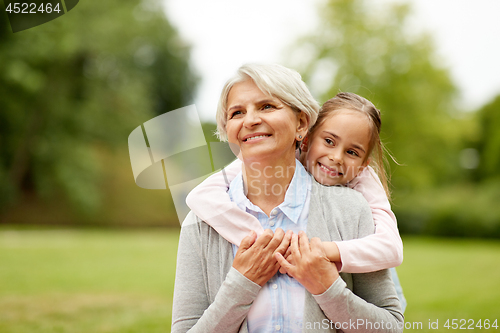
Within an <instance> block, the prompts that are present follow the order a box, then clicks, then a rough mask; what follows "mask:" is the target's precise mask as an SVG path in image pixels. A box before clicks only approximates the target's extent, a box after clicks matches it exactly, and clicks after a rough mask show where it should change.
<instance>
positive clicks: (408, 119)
mask: <svg viewBox="0 0 500 333" xmlns="http://www.w3.org/2000/svg"><path fill="white" fill-rule="evenodd" d="M319 12H320V15H321V22H320V23H319V25H318V27H319V28H318V31H316V32H315V33H314V34H312V35H311V36H307V37H305V38H304V39H303V40H302V41H301V42H300V43H299V46H298V49H297V50H296V52H293V53H291V54H292V55H291V59H290V62H291V63H292V65H293V66H294V67H296V68H299V69H300V70H301V72H302V73H303V76H304V78H305V80H306V82H308V84H309V85H310V86H311V87H312V89H313V92H314V93H315V94H316V95H318V96H319V97H320V100H321V101H322V102H324V101H326V100H327V99H329V98H332V97H333V96H335V95H336V94H337V93H338V92H339V91H350V92H355V93H358V94H360V95H361V96H364V97H366V98H368V99H369V100H371V101H372V102H373V103H374V104H375V105H376V106H377V107H378V108H379V109H380V110H381V111H382V122H383V126H382V134H381V136H382V140H383V141H384V142H385V143H386V145H387V146H388V148H389V149H390V151H391V152H392V153H393V155H394V156H395V157H396V159H397V160H398V161H399V162H400V163H402V164H403V165H404V167H396V168H395V171H394V173H393V177H392V180H393V185H394V187H395V189H396V191H398V190H401V191H403V190H410V189H417V188H429V187H431V186H434V185H437V184H442V183H446V182H450V181H452V180H453V181H455V180H456V179H457V177H459V174H460V169H459V167H458V155H459V152H458V146H459V144H460V131H459V130H458V129H459V128H460V127H461V126H462V125H461V123H460V121H459V120H457V119H455V118H453V117H452V115H453V114H455V113H456V112H457V111H456V110H455V108H454V100H455V97H456V95H457V89H456V87H455V86H454V84H453V82H452V81H451V78H450V74H449V72H448V70H447V69H446V68H444V67H443V66H441V65H440V64H439V61H438V59H437V56H436V53H435V51H434V47H433V43H432V39H431V38H430V36H429V35H426V34H418V35H416V34H412V33H410V32H409V29H408V18H409V14H410V7H409V6H408V5H407V4H401V3H398V4H393V5H388V6H377V5H375V4H373V3H372V2H370V1H365V0H354V1H353V0H330V1H326V2H325V3H324V5H323V6H322V7H321V8H320V11H319ZM303 55H305V56H303ZM299 57H300V58H299ZM297 58H299V59H297Z"/></svg>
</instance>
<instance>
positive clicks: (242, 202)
mask: <svg viewBox="0 0 500 333" xmlns="http://www.w3.org/2000/svg"><path fill="white" fill-rule="evenodd" d="M310 177H311V176H310V175H309V174H308V173H307V171H306V170H305V169H304V167H303V166H302V164H300V163H299V161H297V160H295V173H294V175H293V178H292V181H291V182H290V186H289V187H288V189H287V191H286V194H285V200H284V201H283V203H281V204H280V205H279V206H278V207H275V208H274V209H273V210H272V211H271V214H270V216H269V217H268V216H267V215H266V214H265V213H264V212H263V211H262V210H261V209H260V208H259V207H257V206H255V205H254V204H252V203H251V202H250V200H248V198H247V197H246V196H245V194H244V189H243V177H242V174H241V173H240V174H239V175H238V176H236V178H235V179H234V180H233V181H232V182H231V184H230V186H229V191H228V194H229V196H230V198H231V200H232V201H233V202H234V203H236V204H237V205H238V207H239V208H240V209H241V210H244V211H246V212H247V213H249V214H252V215H253V216H255V217H256V218H257V219H258V220H259V222H260V223H261V224H262V227H263V228H264V229H271V230H272V231H273V232H275V231H276V229H277V228H281V229H283V230H284V231H287V230H292V231H293V232H294V233H296V234H297V233H298V232H299V231H301V230H302V231H306V228H307V216H308V214H309V200H310V194H311V178H310ZM237 249H238V247H237V246H236V245H233V252H234V254H236V251H237ZM304 300H305V289H304V287H303V286H302V285H301V284H300V283H298V282H297V280H295V279H293V278H291V277H289V276H288V275H286V274H281V273H279V272H278V273H276V275H275V276H273V277H272V278H271V279H270V280H269V281H268V282H267V283H266V284H265V285H264V286H263V287H262V289H261V290H260V291H259V294H258V295H257V298H256V299H255V301H254V302H253V304H252V306H251V307H250V311H249V313H248V318H247V319H248V330H249V332H250V333H257V332H259V333H260V332H291V333H295V332H297V333H299V332H302V318H303V314H304Z"/></svg>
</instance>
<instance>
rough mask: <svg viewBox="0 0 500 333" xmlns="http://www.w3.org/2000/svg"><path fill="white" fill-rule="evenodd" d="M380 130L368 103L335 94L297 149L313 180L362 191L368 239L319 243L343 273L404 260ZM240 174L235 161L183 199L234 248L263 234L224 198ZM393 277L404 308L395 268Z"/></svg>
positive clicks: (251, 219) (350, 95)
mask: <svg viewBox="0 0 500 333" xmlns="http://www.w3.org/2000/svg"><path fill="white" fill-rule="evenodd" d="M380 127H381V120H380V111H379V110H378V109H377V108H376V107H375V106H374V105H373V104H372V103H371V102H370V101H368V100H366V99H365V98H363V97H360V96H358V95H356V94H353V93H339V94H338V95H337V96H335V97H334V98H332V99H330V100H328V101H327V102H326V103H325V104H324V105H323V106H322V108H321V110H320V112H319V115H318V120H317V121H316V123H315V124H314V126H313V127H312V128H311V129H310V131H309V133H308V136H307V137H306V138H305V139H304V140H303V141H302V143H301V145H300V148H301V149H300V150H301V152H300V155H299V160H300V162H301V163H302V164H303V165H304V167H305V168H306V170H307V171H309V172H310V173H311V174H312V175H313V177H314V178H315V179H316V181H317V182H319V183H321V184H323V185H327V186H333V185H341V186H348V187H350V188H352V189H354V190H357V191H359V192H361V193H362V194H363V196H364V197H365V199H366V200H367V201H368V204H369V205H370V208H371V210H372V215H373V219H374V223H375V226H376V228H375V233H374V234H373V235H370V236H367V237H364V238H361V239H353V240H348V241H341V242H324V243H323V245H324V248H325V252H326V255H327V257H328V259H329V260H330V261H333V262H335V263H337V267H339V271H342V272H346V273H363V272H373V271H377V270H381V269H386V268H392V267H396V266H398V265H400V264H401V262H402V260H403V244H402V241H401V237H400V236H399V232H398V229H397V222H396V218H395V216H394V213H393V212H392V211H391V207H390V204H389V200H388V195H387V193H388V187H387V178H386V176H385V172H384V166H383V148H382V143H381V141H380V136H379V134H380ZM369 164H372V165H374V167H375V170H377V172H375V171H374V169H373V168H372V167H370V166H368V165H369ZM240 171H241V162H240V161H239V160H236V161H235V162H233V163H232V164H231V165H229V166H228V167H227V168H225V169H224V170H223V172H220V173H216V174H214V175H212V176H211V177H209V178H207V179H206V180H205V181H204V182H203V183H201V184H200V185H199V186H197V187H196V188H195V189H194V190H193V191H192V192H191V193H190V194H189V195H188V197H187V199H186V202H187V204H188V206H189V208H191V209H192V210H193V212H194V213H195V214H196V215H198V216H199V217H200V218H201V219H202V220H204V221H205V222H207V223H208V224H209V225H211V226H212V227H213V228H214V229H215V230H217V232H218V233H219V234H220V235H221V236H222V237H224V238H225V239H227V240H228V241H229V242H231V243H233V244H235V245H239V244H240V242H241V240H242V239H243V238H244V237H246V236H247V235H248V233H249V232H250V231H251V230H254V231H256V232H257V234H258V235H259V234H260V233H262V232H263V228H262V226H261V224H260V223H259V221H258V220H257V219H256V218H255V217H254V216H252V215H250V214H248V213H246V212H244V211H242V210H240V209H239V208H238V207H237V206H236V204H234V203H233V202H231V200H230V199H229V196H228V195H227V190H228V188H229V183H230V182H231V181H232V180H233V179H234V177H235V176H236V175H237V174H238V173H239V172H240ZM377 174H378V176H377ZM332 200H334V198H332ZM392 273H393V279H394V282H395V283H396V288H397V289H398V295H400V300H401V303H402V307H403V310H404V306H405V304H404V303H405V301H404V297H403V296H402V293H401V290H400V286H399V281H397V275H395V270H393V271H392Z"/></svg>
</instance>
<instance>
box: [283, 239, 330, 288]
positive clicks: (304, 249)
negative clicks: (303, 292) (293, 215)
mask: <svg viewBox="0 0 500 333" xmlns="http://www.w3.org/2000/svg"><path fill="white" fill-rule="evenodd" d="M290 247H291V254H292V256H293V260H294V261H295V263H294V264H291V263H290V262H288V261H287V260H286V259H285V258H284V257H283V254H282V253H276V254H275V256H276V259H277V261H278V262H279V264H280V265H281V266H282V267H284V269H285V270H286V272H287V273H288V275H290V276H291V277H293V278H294V279H296V280H297V281H299V283H300V284H302V285H303V286H304V288H306V289H307V291H309V292H310V293H311V294H313V295H319V294H322V293H324V292H325V291H326V290H327V289H328V288H330V286H331V285H332V284H333V283H334V282H335V280H337V278H338V277H339V273H338V271H337V267H336V266H335V264H334V263H332V262H331V261H330V260H328V258H327V257H326V254H325V250H324V248H323V244H322V243H321V240H320V239H319V238H316V237H315V238H312V239H311V242H309V239H308V238H307V235H306V234H305V232H303V231H301V232H299V235H298V236H297V235H295V234H294V235H293V236H292V241H291V245H290Z"/></svg>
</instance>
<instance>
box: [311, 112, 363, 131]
mask: <svg viewBox="0 0 500 333" xmlns="http://www.w3.org/2000/svg"><path fill="white" fill-rule="evenodd" d="M369 120H370V119H369V117H368V116H367V115H366V114H364V113H362V112H359V111H355V110H350V109H339V110H335V111H332V112H330V114H329V115H327V116H326V117H325V119H324V121H323V123H322V124H321V126H320V127H321V128H325V127H328V126H330V127H331V126H337V125H339V126H340V125H346V124H359V125H364V124H367V125H369Z"/></svg>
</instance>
